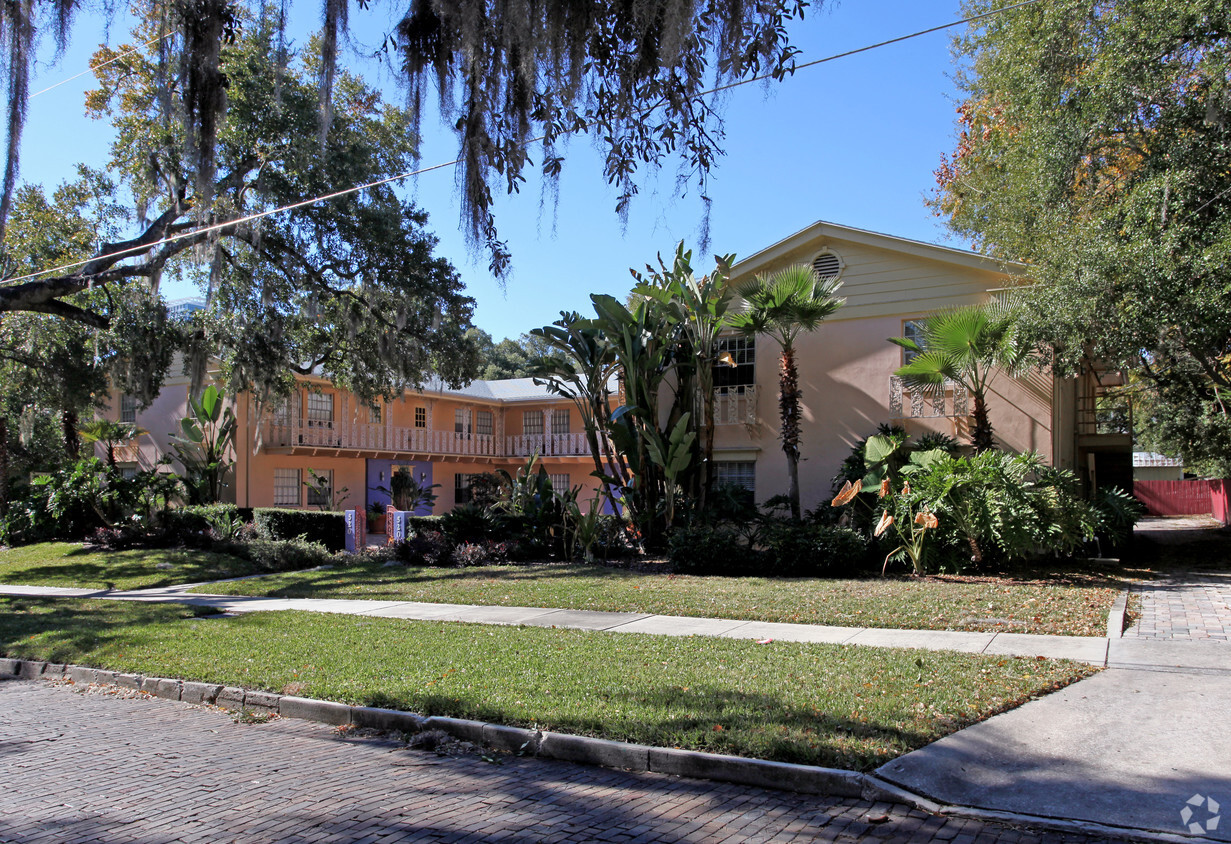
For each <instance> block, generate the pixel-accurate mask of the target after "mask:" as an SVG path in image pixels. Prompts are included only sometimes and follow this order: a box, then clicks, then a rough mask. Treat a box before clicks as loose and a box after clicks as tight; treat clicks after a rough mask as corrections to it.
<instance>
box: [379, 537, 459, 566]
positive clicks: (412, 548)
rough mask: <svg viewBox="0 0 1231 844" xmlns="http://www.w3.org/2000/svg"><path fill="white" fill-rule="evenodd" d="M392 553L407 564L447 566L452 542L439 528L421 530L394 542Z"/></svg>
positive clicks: (450, 559)
mask: <svg viewBox="0 0 1231 844" xmlns="http://www.w3.org/2000/svg"><path fill="white" fill-rule="evenodd" d="M393 553H394V555H395V557H396V558H397V559H398V560H401V561H402V562H403V563H405V564H406V565H408V566H447V565H450V564H451V563H452V561H453V543H452V542H450V541H449V538H448V537H447V536H445V535H444V533H443V532H441V531H439V530H422V531H416V532H415V533H414V534H413V535H411V536H409V537H407V538H406V539H403V540H402V541H401V542H397V543H395V544H394V546H393Z"/></svg>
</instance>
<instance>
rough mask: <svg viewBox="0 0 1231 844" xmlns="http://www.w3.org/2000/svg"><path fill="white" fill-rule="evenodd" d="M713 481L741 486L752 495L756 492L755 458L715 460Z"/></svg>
mask: <svg viewBox="0 0 1231 844" xmlns="http://www.w3.org/2000/svg"><path fill="white" fill-rule="evenodd" d="M714 483H715V484H729V485H732V486H738V487H742V488H743V489H746V490H748V491H749V492H751V493H752V494H753V495H756V492H757V464H756V461H755V460H715V461H714Z"/></svg>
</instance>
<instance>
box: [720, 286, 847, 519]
mask: <svg viewBox="0 0 1231 844" xmlns="http://www.w3.org/2000/svg"><path fill="white" fill-rule="evenodd" d="M841 286H842V282H840V281H838V280H837V279H821V278H819V277H818V276H817V274H816V272H815V271H814V270H813V269H812V267H810V266H808V265H806V264H797V265H795V266H792V267H787V268H785V269H782V270H779V271H778V272H776V273H774V274H773V275H770V276H768V277H766V276H764V275H758V276H757V277H756V278H754V279H751V280H749V281H745V282H743V283H742V284H737V285H736V292H737V293H738V294H739V295H740V296H741V297H742V298H743V300H744V308H743V310H741V311H739V312H738V313H736V314H734V315H732V316H731V317H730V318H729V324H730V325H731V326H732V327H734V328H736V329H738V330H739V331H741V332H743V333H744V334H748V335H753V334H765V335H768V336H770V337H772V338H774V339H775V340H777V341H778V345H779V346H781V347H782V357H781V360H780V361H779V371H778V410H779V413H780V415H781V417H782V431H781V434H780V437H781V439H782V451H783V452H784V453H785V454H786V465H787V479H788V484H789V488H788V490H787V496H788V497H789V498H790V499H791V516H792V517H793V518H794V519H796V520H797V521H798V519H799V518H800V508H799V419H800V406H799V400H800V395H801V393H800V391H799V367H798V365H797V364H796V362H795V340H796V338H798V337H799V335H800V334H801V333H802V332H805V331H815V330H816V329H817V328H818V327H820V324H821V323H822V322H824V321H825V318H826V317H828V316H830V315H831V314H832V313H833V312H834V311H836V310H837V309H838V308H840V307H841V306H842V303H843V302H844V301H845V300H844V299H838V298H836V297H835V295H834V294H835V293H836V292H837V290H838V288H839V287H841Z"/></svg>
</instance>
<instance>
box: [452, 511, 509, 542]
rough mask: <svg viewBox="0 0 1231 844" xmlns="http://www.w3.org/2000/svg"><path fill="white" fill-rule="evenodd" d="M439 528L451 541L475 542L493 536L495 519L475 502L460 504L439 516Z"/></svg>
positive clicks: (495, 524)
mask: <svg viewBox="0 0 1231 844" xmlns="http://www.w3.org/2000/svg"><path fill="white" fill-rule="evenodd" d="M439 527H440V530H441V531H443V532H444V535H445V536H447V537H449V539H451V540H452V541H453V542H475V541H478V540H483V539H489V538H491V537H493V536H494V535H495V533H496V530H497V523H496V519H495V518H494V517H493V516H492V515H491V514H490V513H488V512H487V511H486V510H484V509H483V508H482V507H479V506H478V505H476V504H461V505H458V506H457V507H454V508H453V510H452V511H451V512H448V513H445V514H444V515H442V516H441V517H440V523H439Z"/></svg>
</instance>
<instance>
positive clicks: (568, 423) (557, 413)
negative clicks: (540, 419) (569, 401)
mask: <svg viewBox="0 0 1231 844" xmlns="http://www.w3.org/2000/svg"><path fill="white" fill-rule="evenodd" d="M571 429H572V418H571V416H570V414H569V412H568V408H567V407H561V408H557V409H555V410H553V411H552V412H551V432H552V434H554V435H556V436H563V435H565V434H571V433H573V432H572V430H571Z"/></svg>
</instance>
